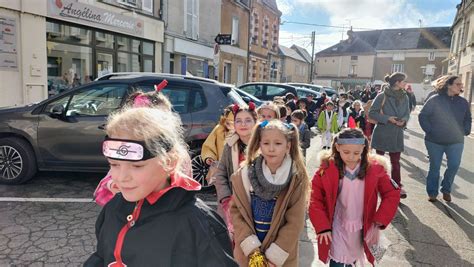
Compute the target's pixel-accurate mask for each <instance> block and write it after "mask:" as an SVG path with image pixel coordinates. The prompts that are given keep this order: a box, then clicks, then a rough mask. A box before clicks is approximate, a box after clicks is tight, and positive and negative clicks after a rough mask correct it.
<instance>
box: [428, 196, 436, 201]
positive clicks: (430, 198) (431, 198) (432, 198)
mask: <svg viewBox="0 0 474 267" xmlns="http://www.w3.org/2000/svg"><path fill="white" fill-rule="evenodd" d="M428 201H429V202H436V201H438V199H436V197H435V196H429V197H428Z"/></svg>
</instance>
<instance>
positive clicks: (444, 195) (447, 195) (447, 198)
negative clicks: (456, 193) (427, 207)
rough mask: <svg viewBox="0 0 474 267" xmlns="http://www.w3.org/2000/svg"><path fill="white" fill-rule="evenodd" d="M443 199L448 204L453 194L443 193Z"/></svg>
mask: <svg viewBox="0 0 474 267" xmlns="http://www.w3.org/2000/svg"><path fill="white" fill-rule="evenodd" d="M443 199H444V200H445V201H446V202H451V194H450V193H443Z"/></svg>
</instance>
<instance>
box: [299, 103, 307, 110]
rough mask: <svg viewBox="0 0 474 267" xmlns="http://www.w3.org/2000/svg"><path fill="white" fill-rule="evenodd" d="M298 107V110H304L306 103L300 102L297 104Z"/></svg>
mask: <svg viewBox="0 0 474 267" xmlns="http://www.w3.org/2000/svg"><path fill="white" fill-rule="evenodd" d="M298 106H299V107H300V109H305V108H306V103H305V102H303V101H301V102H299V103H298Z"/></svg>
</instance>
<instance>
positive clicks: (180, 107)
mask: <svg viewBox="0 0 474 267" xmlns="http://www.w3.org/2000/svg"><path fill="white" fill-rule="evenodd" d="M155 84H157V83H153V84H152V83H149V82H148V83H144V84H138V85H137V87H138V89H139V90H142V91H143V92H150V91H153V90H155V87H154V86H155ZM192 91H193V89H192V88H190V87H186V86H184V85H175V84H171V83H168V85H167V86H166V87H165V88H164V89H163V90H162V91H161V92H162V93H163V94H164V95H165V96H166V97H168V99H169V100H170V102H171V105H172V106H173V110H174V111H176V112H178V113H180V114H183V113H189V112H191V110H195V108H196V105H197V108H198V109H201V108H202V105H203V104H205V103H204V102H203V101H202V100H203V97H204V96H203V95H202V94H203V93H202V91H200V90H197V92H199V93H197V94H196V96H197V97H200V100H199V99H198V100H196V99H194V102H193V103H192V107H191V108H190V105H189V102H190V99H191V93H192Z"/></svg>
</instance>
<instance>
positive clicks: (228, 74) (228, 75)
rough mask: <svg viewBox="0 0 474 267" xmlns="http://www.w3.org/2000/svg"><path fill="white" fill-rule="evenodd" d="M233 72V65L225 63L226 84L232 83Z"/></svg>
mask: <svg viewBox="0 0 474 267" xmlns="http://www.w3.org/2000/svg"><path fill="white" fill-rule="evenodd" d="M231 71H232V65H231V64H230V63H224V82H225V83H230V82H231V80H230V79H231Z"/></svg>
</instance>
